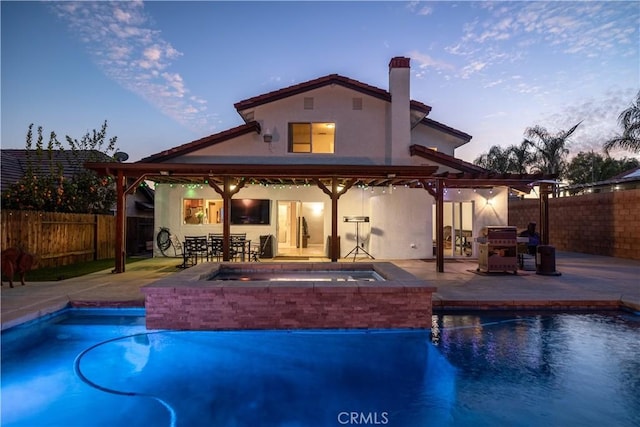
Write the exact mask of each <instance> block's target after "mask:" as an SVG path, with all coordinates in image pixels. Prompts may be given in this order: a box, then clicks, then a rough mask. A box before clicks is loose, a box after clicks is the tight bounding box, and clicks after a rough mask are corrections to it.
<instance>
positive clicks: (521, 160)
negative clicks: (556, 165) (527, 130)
mask: <svg viewBox="0 0 640 427" xmlns="http://www.w3.org/2000/svg"><path fill="white" fill-rule="evenodd" d="M531 148H532V144H531V141H529V140H527V139H525V140H523V141H522V142H521V143H520V145H512V146H510V147H509V148H507V151H508V152H509V168H508V172H513V173H527V168H528V167H529V166H530V165H531V164H532V163H533V161H534V160H535V155H534V154H533V153H531V151H530V149H531Z"/></svg>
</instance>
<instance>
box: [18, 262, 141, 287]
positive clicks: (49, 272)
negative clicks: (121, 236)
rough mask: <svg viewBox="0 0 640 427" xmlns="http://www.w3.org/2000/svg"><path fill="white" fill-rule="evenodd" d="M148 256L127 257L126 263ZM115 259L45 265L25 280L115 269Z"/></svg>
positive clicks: (51, 278)
mask: <svg viewBox="0 0 640 427" xmlns="http://www.w3.org/2000/svg"><path fill="white" fill-rule="evenodd" d="M143 259H146V258H127V259H126V261H125V262H126V264H130V263H132V262H136V261H142V260H143ZM114 265H115V259H114V258H110V259H101V260H98V261H87V262H80V263H77V264H70V265H63V266H61V267H45V268H40V269H37V270H33V271H30V272H28V273H27V275H26V278H25V280H26V281H28V282H50V281H55V280H64V279H70V278H72V277H78V276H84V275H85V274H89V273H95V272H96V271H102V270H106V269H109V268H111V269H113V267H114Z"/></svg>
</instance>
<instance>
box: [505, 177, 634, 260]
mask: <svg viewBox="0 0 640 427" xmlns="http://www.w3.org/2000/svg"><path fill="white" fill-rule="evenodd" d="M539 217H540V202H539V200H537V199H524V200H510V201H509V225H514V226H516V227H518V229H520V228H526V226H527V224H528V223H529V222H530V221H534V222H536V223H539V222H540V221H539ZM538 230H540V226H539V225H538ZM549 243H550V244H551V245H552V246H554V247H555V248H556V249H557V250H561V251H569V252H582V253H588V254H594V255H607V256H613V257H619V258H629V259H640V189H633V190H623V191H615V192H608V193H593V194H585V195H580V196H570V197H559V198H549Z"/></svg>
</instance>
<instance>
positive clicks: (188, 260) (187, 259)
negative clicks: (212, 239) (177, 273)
mask: <svg viewBox="0 0 640 427" xmlns="http://www.w3.org/2000/svg"><path fill="white" fill-rule="evenodd" d="M182 252H183V254H184V256H183V259H184V262H183V267H184V268H186V267H191V266H193V265H196V264H197V263H198V257H199V258H200V260H204V259H205V258H206V260H207V261H209V245H208V244H207V237H206V236H186V237H185V238H184V246H183V250H182Z"/></svg>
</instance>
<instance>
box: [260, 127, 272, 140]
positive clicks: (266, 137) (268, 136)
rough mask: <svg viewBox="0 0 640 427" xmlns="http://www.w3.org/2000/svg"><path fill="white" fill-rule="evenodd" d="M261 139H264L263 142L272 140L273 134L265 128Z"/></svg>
mask: <svg viewBox="0 0 640 427" xmlns="http://www.w3.org/2000/svg"><path fill="white" fill-rule="evenodd" d="M262 139H263V140H264V142H271V141H273V134H272V133H271V131H270V130H269V129H265V131H264V135H262Z"/></svg>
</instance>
